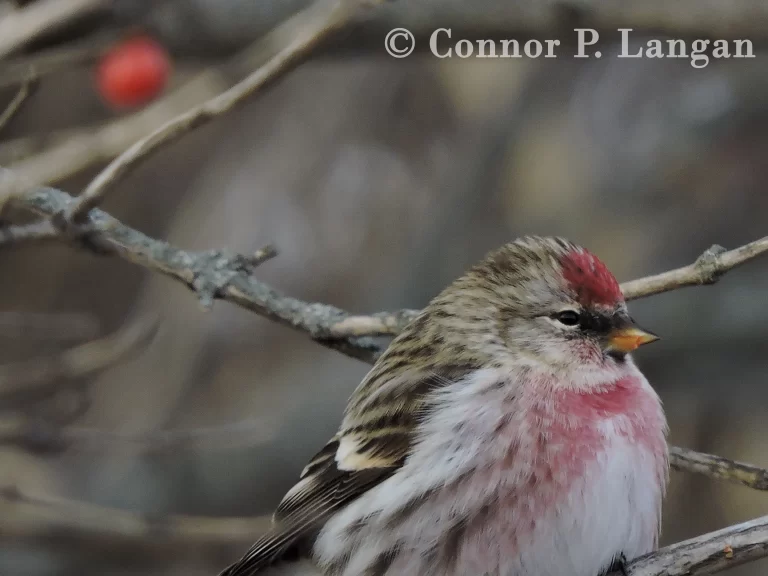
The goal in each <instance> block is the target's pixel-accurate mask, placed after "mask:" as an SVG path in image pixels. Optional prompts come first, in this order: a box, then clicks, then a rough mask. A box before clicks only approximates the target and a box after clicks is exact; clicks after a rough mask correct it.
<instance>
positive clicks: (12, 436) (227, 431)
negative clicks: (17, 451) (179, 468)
mask: <svg viewBox="0 0 768 576" xmlns="http://www.w3.org/2000/svg"><path fill="white" fill-rule="evenodd" d="M74 419H75V418H72V417H71V416H70V417H67V418H66V420H69V421H72V420H74ZM277 428H278V426H277V425H276V424H275V423H274V422H270V421H269V419H266V418H248V419H246V420H241V421H240V422H234V423H230V424H221V425H218V426H205V427H198V428H190V429H186V430H184V429H179V430H158V431H152V432H146V433H143V434H122V433H119V432H113V431H109V430H101V429H95V428H87V427H83V426H78V425H75V424H67V423H61V422H51V421H50V419H42V418H31V417H30V416H29V415H26V414H9V415H4V416H0V445H13V446H19V447H21V448H23V449H26V450H30V449H31V450H32V451H36V452H58V451H61V450H64V449H72V448H74V449H76V450H79V451H82V450H85V449H89V448H105V449H107V450H109V451H110V452H114V451H116V450H122V451H124V452H130V453H134V454H139V453H140V454H158V453H168V452H170V451H174V452H175V451H177V450H196V451H202V450H206V451H208V450H233V449H237V448H241V447H244V446H254V445H263V444H266V443H268V442H270V441H271V440H272V439H273V438H274V434H275V431H276V429H277Z"/></svg>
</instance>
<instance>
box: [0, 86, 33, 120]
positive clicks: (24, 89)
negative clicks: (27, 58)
mask: <svg viewBox="0 0 768 576" xmlns="http://www.w3.org/2000/svg"><path fill="white" fill-rule="evenodd" d="M35 78H36V77H35V74H34V73H33V72H31V71H28V72H27V74H26V75H25V76H24V79H23V80H22V81H21V85H20V86H19V90H18V91H17V92H16V95H15V96H14V97H13V99H12V100H11V101H10V102H9V103H8V106H6V108H5V110H4V111H3V113H2V114H0V132H2V131H3V128H5V127H6V125H7V124H8V122H10V121H11V120H12V119H13V117H14V116H16V114H18V113H19V110H21V107H22V106H23V105H24V102H26V101H27V98H29V96H30V94H32V91H33V88H34V85H35Z"/></svg>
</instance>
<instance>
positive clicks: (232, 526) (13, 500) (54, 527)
mask: <svg viewBox="0 0 768 576" xmlns="http://www.w3.org/2000/svg"><path fill="white" fill-rule="evenodd" d="M0 511H2V513H0V533H2V534H3V536H4V537H7V538H11V537H15V538H39V537H41V536H45V535H46V534H50V533H51V532H52V531H66V533H67V534H72V535H78V534H86V535H89V536H91V537H93V536H96V537H101V538H106V539H109V540H112V539H114V540H116V541H117V542H125V541H136V540H142V539H154V540H161V541H164V542H178V541H184V542H190V543H194V542H197V543H199V544H206V543H208V544H210V543H222V544H231V543H232V542H247V541H250V540H252V539H253V538H254V537H257V536H258V535H259V534H262V533H264V532H265V531H266V530H267V529H268V528H269V525H270V519H269V518H268V517H263V516H262V517H256V518H210V517H200V516H197V517H195V516H182V515H169V516H167V517H158V516H156V515H155V516H152V515H149V514H141V513H138V512H127V511H124V510H118V509H116V508H107V507H104V506H98V505H95V504H89V503H87V502H78V501H75V500H69V499H66V498H58V497H54V496H43V495H32V494H27V493H25V492H21V491H19V490H17V489H14V488H6V489H4V490H2V491H0Z"/></svg>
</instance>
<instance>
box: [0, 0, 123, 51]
mask: <svg viewBox="0 0 768 576" xmlns="http://www.w3.org/2000/svg"><path fill="white" fill-rule="evenodd" d="M109 4H110V2H109V0H38V1H37V2H35V3H33V4H30V5H29V6H27V7H25V8H23V9H21V10H17V11H14V12H11V13H10V14H7V15H6V16H5V17H4V18H3V19H2V21H0V59H3V58H4V57H5V56H7V55H8V54H10V53H12V52H14V51H16V50H18V49H19V48H22V47H24V46H26V45H27V44H29V43H30V42H32V41H33V40H35V39H36V38H38V37H40V36H41V35H42V34H44V33H46V32H49V31H51V30H55V29H57V28H60V27H61V26H63V25H65V24H67V23H68V22H71V21H73V20H76V19H78V18H82V17H83V16H86V15H89V14H93V13H94V12H97V11H100V10H104V9H106V8H108V7H109Z"/></svg>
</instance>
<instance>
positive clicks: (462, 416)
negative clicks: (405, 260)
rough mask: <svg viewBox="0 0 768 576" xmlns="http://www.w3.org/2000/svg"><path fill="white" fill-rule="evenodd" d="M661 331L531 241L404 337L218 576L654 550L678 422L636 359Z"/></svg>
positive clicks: (499, 571) (604, 567) (574, 562)
mask: <svg viewBox="0 0 768 576" xmlns="http://www.w3.org/2000/svg"><path fill="white" fill-rule="evenodd" d="M656 339H657V338H656V336H654V335H652V334H650V333H648V332H645V331H643V330H641V329H639V328H638V327H637V326H636V325H635V324H634V322H633V321H632V319H631V318H630V316H629V314H628V312H627V307H626V304H625V302H624V298H623V296H622V293H621V289H620V287H619V284H618V283H617V282H616V279H615V278H614V277H613V275H612V274H611V273H610V272H609V271H608V269H607V268H606V267H605V265H604V264H603V263H602V262H601V261H600V260H598V259H597V258H596V257H595V256H594V255H593V254H591V253H590V252H588V251H587V250H585V249H583V248H581V247H579V246H576V245H574V244H572V243H570V242H568V241H566V240H562V239H556V238H538V237H527V238H522V239H520V240H517V241H515V242H513V243H511V244H508V245H506V246H504V247H502V248H500V249H498V250H496V251H494V252H492V253H491V254H489V255H488V256H487V257H486V258H485V260H483V261H482V262H481V263H480V264H478V265H476V266H475V267H474V268H472V269H471V270H470V271H469V272H467V273H466V274H465V275H464V276H462V277H461V278H459V279H458V280H456V281H455V282H454V283H453V284H452V285H451V286H449V287H448V288H447V289H445V290H444V291H443V292H442V293H441V294H440V295H439V296H437V297H436V298H435V299H434V300H433V301H432V302H431V303H430V304H429V305H428V306H427V307H426V309H425V310H424V311H423V312H422V313H421V314H420V315H419V316H418V317H417V318H416V319H415V320H414V321H413V322H412V323H411V324H410V325H409V326H408V327H407V328H405V330H404V331H403V332H402V333H401V334H400V335H399V336H398V337H397V338H395V339H394V341H393V342H392V344H391V345H390V347H389V348H388V349H387V351H386V352H385V353H384V354H383V355H382V356H381V358H380V359H379V360H378V362H377V363H376V364H375V365H374V366H373V368H372V369H371V371H370V372H369V373H368V375H367V376H366V377H365V379H364V380H363V381H362V383H361V384H360V385H359V386H358V388H357V389H356V390H355V392H354V394H353V395H352V398H351V399H350V401H349V404H348V406H347V409H346V412H345V415H344V419H343V421H342V424H341V427H340V429H339V432H338V433H337V434H336V436H334V437H333V438H332V439H331V440H330V442H328V444H326V446H325V447H324V448H323V449H322V450H321V451H320V452H319V453H318V454H317V455H316V456H315V457H314V458H313V459H312V460H311V461H310V463H309V464H308V465H307V466H306V468H304V471H303V472H302V474H301V478H300V480H299V482H298V483H297V484H296V485H295V486H294V487H293V488H292V489H291V490H290V491H289V492H288V494H287V495H286V496H285V498H284V499H283V501H282V502H281V504H280V505H279V507H278V509H277V511H276V513H275V516H274V520H275V524H274V526H273V528H272V530H271V531H270V532H269V533H268V534H266V535H265V536H264V537H262V538H261V539H260V540H259V541H258V542H256V544H254V546H253V547H252V548H251V549H250V550H249V551H248V553H247V554H246V555H245V556H244V557H243V558H242V559H241V560H240V561H239V562H237V563H236V564H233V565H232V566H230V567H229V568H227V569H226V570H225V571H224V572H223V573H222V574H226V576H246V575H251V574H255V573H259V572H260V571H261V570H262V569H263V568H264V567H266V566H271V565H275V564H278V563H282V562H287V561H289V559H291V558H296V557H299V556H304V557H309V558H310V559H311V560H312V561H313V562H314V564H315V565H316V566H317V568H318V570H319V572H321V573H322V574H325V575H333V576H359V575H365V576H384V575H390V576H394V575H400V576H442V575H445V576H481V575H488V576H491V575H492V576H598V575H599V574H603V573H605V572H607V571H608V570H609V569H611V568H616V567H623V562H624V561H625V560H631V559H632V558H635V557H636V556H639V555H642V554H645V553H647V552H650V551H651V550H653V549H654V548H655V547H656V546H657V542H658V534H659V523H660V507H661V500H662V497H663V494H664V491H665V487H666V482H667V470H668V465H667V445H666V439H665V435H666V420H665V417H664V413H663V411H662V408H661V403H660V401H659V398H658V396H657V395H656V393H655V392H654V391H653V389H652V388H651V387H650V385H649V384H648V381H647V380H646V379H645V377H644V376H643V375H642V373H641V372H640V371H639V370H638V368H637V367H636V366H635V364H634V362H633V361H632V359H631V358H630V356H629V354H628V353H629V352H631V351H632V350H635V349H636V348H637V347H639V346H641V345H642V344H645V343H648V342H652V341H654V340H656Z"/></svg>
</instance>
